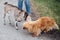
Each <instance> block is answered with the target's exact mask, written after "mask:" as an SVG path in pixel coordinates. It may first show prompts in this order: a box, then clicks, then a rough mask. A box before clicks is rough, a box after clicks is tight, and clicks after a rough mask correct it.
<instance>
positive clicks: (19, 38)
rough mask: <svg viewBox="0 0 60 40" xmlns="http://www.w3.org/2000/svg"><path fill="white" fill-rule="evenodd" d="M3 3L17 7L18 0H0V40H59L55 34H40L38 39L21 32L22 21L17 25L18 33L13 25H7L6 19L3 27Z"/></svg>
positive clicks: (23, 31)
mask: <svg viewBox="0 0 60 40" xmlns="http://www.w3.org/2000/svg"><path fill="white" fill-rule="evenodd" d="M4 2H8V3H10V4H13V5H16V6H17V2H18V0H0V40H60V39H59V38H60V36H59V35H56V34H54V35H53V34H42V35H40V36H39V37H32V35H31V34H30V33H28V32H26V31H25V30H23V28H22V27H23V26H22V24H23V21H22V22H20V23H18V25H19V30H18V31H17V30H16V29H15V27H14V26H13V25H9V24H8V19H6V20H7V21H6V25H3V13H4V11H3V9H4V5H3V3H4ZM13 24H14V23H13Z"/></svg>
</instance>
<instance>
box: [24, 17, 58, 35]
mask: <svg viewBox="0 0 60 40" xmlns="http://www.w3.org/2000/svg"><path fill="white" fill-rule="evenodd" d="M23 29H26V30H27V31H29V32H31V33H33V36H38V35H39V34H41V32H42V31H44V32H48V31H50V30H53V29H59V27H58V25H57V24H56V22H55V21H54V19H52V18H50V17H41V18H39V19H38V20H36V21H30V22H25V23H24V24H23Z"/></svg>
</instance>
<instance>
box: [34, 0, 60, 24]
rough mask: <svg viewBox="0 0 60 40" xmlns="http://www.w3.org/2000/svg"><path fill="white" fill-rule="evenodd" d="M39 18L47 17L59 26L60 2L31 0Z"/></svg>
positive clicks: (59, 0)
mask: <svg viewBox="0 0 60 40" xmlns="http://www.w3.org/2000/svg"><path fill="white" fill-rule="evenodd" d="M33 1H34V5H35V6H36V8H37V12H39V13H40V16H49V17H52V18H54V19H55V21H56V22H57V24H60V0H33Z"/></svg>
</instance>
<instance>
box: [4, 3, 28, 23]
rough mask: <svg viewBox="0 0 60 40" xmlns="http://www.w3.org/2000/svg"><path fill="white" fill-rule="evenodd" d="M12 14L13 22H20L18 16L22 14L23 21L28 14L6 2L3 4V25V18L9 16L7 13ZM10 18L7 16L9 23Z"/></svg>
mask: <svg viewBox="0 0 60 40" xmlns="http://www.w3.org/2000/svg"><path fill="white" fill-rule="evenodd" d="M12 11H13V12H14V17H15V20H16V21H21V16H20V14H21V13H23V14H24V17H25V20H26V18H27V16H28V14H27V13H26V12H25V11H24V10H20V9H19V8H18V7H17V6H14V5H12V4H8V2H5V3H4V24H6V23H5V17H6V14H7V13H8V14H10V13H9V12H12ZM10 16H11V15H9V16H8V19H9V22H10V23H11V20H10Z"/></svg>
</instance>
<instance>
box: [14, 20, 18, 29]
mask: <svg viewBox="0 0 60 40" xmlns="http://www.w3.org/2000/svg"><path fill="white" fill-rule="evenodd" d="M15 28H16V30H18V22H17V21H15Z"/></svg>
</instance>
